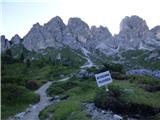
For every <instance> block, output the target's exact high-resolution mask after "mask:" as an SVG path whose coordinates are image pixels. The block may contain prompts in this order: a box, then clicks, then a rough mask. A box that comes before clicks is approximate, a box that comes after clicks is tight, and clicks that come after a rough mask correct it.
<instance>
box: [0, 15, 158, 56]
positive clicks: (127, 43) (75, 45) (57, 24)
mask: <svg viewBox="0 0 160 120" xmlns="http://www.w3.org/2000/svg"><path fill="white" fill-rule="evenodd" d="M20 43H21V44H23V46H24V47H25V48H26V49H28V50H29V51H36V52H38V51H39V50H40V49H46V48H48V47H53V48H63V47H66V46H68V47H70V48H72V49H81V48H82V47H85V48H86V49H88V50H90V49H92V50H99V51H100V52H102V53H104V54H105V55H114V54H116V53H118V52H119V51H120V50H125V51H126V50H138V49H144V50H155V49H159V47H160V26H156V27H154V28H152V29H150V30H149V28H148V26H147V23H146V22H145V20H143V19H142V18H140V17H139V16H136V15H133V16H131V17H128V16H126V17H125V18H124V19H122V21H121V23H120V32H119V33H118V34H116V35H114V36H112V34H111V33H110V31H109V30H108V28H107V27H103V26H99V27H96V26H92V27H89V26H88V24H87V23H85V22H84V21H83V20H81V19H80V18H77V17H74V18H70V19H69V20H68V24H67V25H65V24H64V22H63V20H62V19H61V18H60V17H59V16H56V17H54V18H52V19H51V20H50V21H48V22H47V23H45V24H44V25H40V24H39V23H36V24H34V25H33V27H32V28H31V29H30V31H29V32H28V33H27V34H26V35H25V36H24V37H23V38H20V37H19V36H18V35H15V36H14V37H12V39H11V41H9V40H7V39H6V38H5V36H4V35H2V36H1V52H4V51H5V50H7V49H9V48H11V47H12V46H14V45H16V44H20Z"/></svg>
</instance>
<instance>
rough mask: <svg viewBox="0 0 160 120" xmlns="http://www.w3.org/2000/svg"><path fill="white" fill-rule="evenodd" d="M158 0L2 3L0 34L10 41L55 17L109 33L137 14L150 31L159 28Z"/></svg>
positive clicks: (6, 0) (9, 0) (19, 0)
mask: <svg viewBox="0 0 160 120" xmlns="http://www.w3.org/2000/svg"><path fill="white" fill-rule="evenodd" d="M159 3H160V2H159V0H1V6H0V11H1V13H0V15H1V17H0V19H1V22H0V33H1V35H2V34H4V35H6V37H7V38H8V39H11V37H12V36H14V35H15V34H19V35H20V37H23V36H24V35H26V34H27V32H28V31H29V30H30V28H31V27H32V25H33V24H35V23H36V22H39V23H40V24H41V25H43V24H44V23H46V22H48V21H49V20H50V19H51V18H53V17H55V16H60V17H61V18H62V19H63V21H64V23H65V24H67V21H68V19H69V18H70V17H80V18H81V19H82V20H83V21H85V22H86V23H87V24H88V25H89V26H92V25H96V26H99V25H103V26H107V27H108V29H109V30H110V32H111V33H112V34H114V33H118V32H119V24H120V22H121V20H122V19H123V18H124V17H125V16H131V15H138V16H140V17H142V18H143V19H145V20H146V22H147V24H148V26H149V27H150V28H152V27H154V26H156V25H160V15H159V12H160V4H159Z"/></svg>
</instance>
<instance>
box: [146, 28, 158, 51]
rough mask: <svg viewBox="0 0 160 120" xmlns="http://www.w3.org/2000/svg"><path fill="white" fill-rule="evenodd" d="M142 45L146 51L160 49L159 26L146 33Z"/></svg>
mask: <svg viewBox="0 0 160 120" xmlns="http://www.w3.org/2000/svg"><path fill="white" fill-rule="evenodd" d="M143 43H144V47H145V48H146V49H150V50H154V49H160V26H156V27H154V28H153V29H151V30H150V31H148V32H147V34H146V35H145V36H144V38H143Z"/></svg>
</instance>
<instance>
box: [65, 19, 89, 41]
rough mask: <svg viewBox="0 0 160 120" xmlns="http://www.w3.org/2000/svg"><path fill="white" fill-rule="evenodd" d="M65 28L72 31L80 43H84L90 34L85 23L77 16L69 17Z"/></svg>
mask: <svg viewBox="0 0 160 120" xmlns="http://www.w3.org/2000/svg"><path fill="white" fill-rule="evenodd" d="M67 29H68V30H67V31H68V32H70V33H72V34H73V37H74V38H75V39H76V40H77V41H79V42H81V43H86V42H87V40H88V39H89V37H90V35H91V32H90V29H89V26H88V25H87V23H85V22H84V21H82V20H81V19H80V18H77V17H75V18H70V19H69V21H68V28H67Z"/></svg>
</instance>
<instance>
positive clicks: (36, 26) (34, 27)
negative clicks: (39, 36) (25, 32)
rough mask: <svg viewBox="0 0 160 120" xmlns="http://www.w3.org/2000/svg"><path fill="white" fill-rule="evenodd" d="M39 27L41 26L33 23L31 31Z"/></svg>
mask: <svg viewBox="0 0 160 120" xmlns="http://www.w3.org/2000/svg"><path fill="white" fill-rule="evenodd" d="M40 27H41V25H40V24H39V23H35V24H33V27H32V28H33V29H39V28H40Z"/></svg>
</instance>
